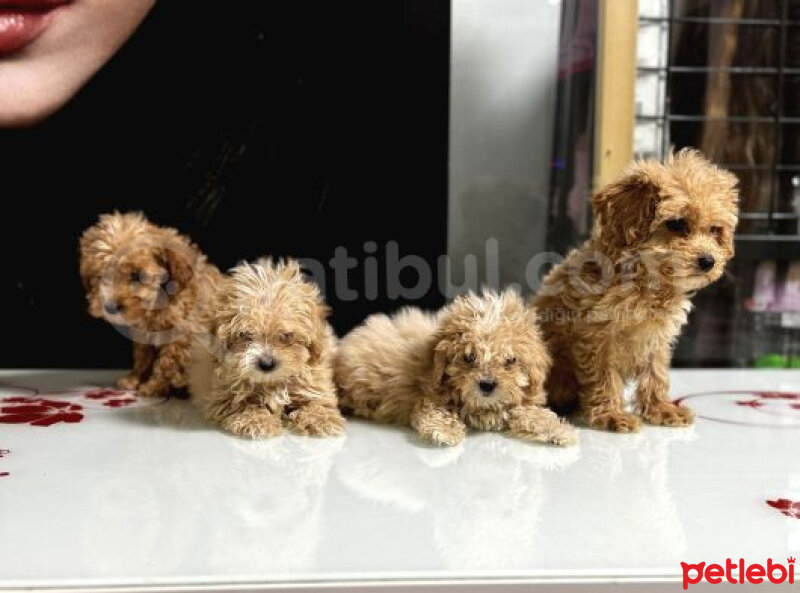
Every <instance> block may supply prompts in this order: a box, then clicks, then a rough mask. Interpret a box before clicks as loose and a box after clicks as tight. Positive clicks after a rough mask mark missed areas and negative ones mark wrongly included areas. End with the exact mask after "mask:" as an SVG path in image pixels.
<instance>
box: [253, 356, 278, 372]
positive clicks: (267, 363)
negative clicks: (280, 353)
mask: <svg viewBox="0 0 800 593" xmlns="http://www.w3.org/2000/svg"><path fill="white" fill-rule="evenodd" d="M256 366H257V367H258V370H259V371H262V372H264V373H268V372H270V371H271V370H272V369H274V368H275V367H276V366H278V363H277V362H275V359H274V358H272V357H271V356H262V357H261V358H259V359H258V361H257V362H256Z"/></svg>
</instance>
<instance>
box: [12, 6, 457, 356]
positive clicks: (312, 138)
mask: <svg viewBox="0 0 800 593" xmlns="http://www.w3.org/2000/svg"><path fill="white" fill-rule="evenodd" d="M449 15H450V7H449V2H448V1H447V0H380V1H374V0H372V1H362V2H355V1H341V2H329V1H322V0H319V1H313V2H311V1H309V2H299V1H292V2H288V1H287V2H237V3H225V4H224V5H223V3H220V2H209V3H205V2H188V1H178V0H170V1H169V2H158V3H157V5H156V7H155V8H154V9H153V12H152V13H151V14H150V15H149V16H148V18H147V20H146V21H145V22H144V23H143V25H142V27H141V28H140V29H139V30H138V31H137V33H136V34H135V36H134V37H133V38H132V39H131V40H130V41H129V42H128V44H127V45H126V46H125V47H124V48H123V49H122V51H121V52H120V53H119V54H117V56H115V58H114V59H113V60H112V61H111V62H110V63H109V64H108V65H107V66H106V67H105V68H104V69H103V70H102V71H101V72H100V73H99V74H98V75H97V76H96V77H95V79H93V80H92V81H91V82H90V83H89V84H88V85H87V86H86V87H85V88H84V89H83V91H82V92H81V93H80V94H79V95H78V96H77V97H76V98H75V99H74V100H73V101H72V102H71V103H70V104H69V105H68V106H67V107H66V108H64V109H63V110H62V111H60V112H59V113H58V114H56V115H55V116H53V117H52V118H50V119H49V120H47V121H46V122H44V123H42V124H40V125H38V126H35V127H33V128H29V129H24V130H10V131H9V130H6V131H2V132H0V158H1V159H2V160H1V161H0V162H1V163H2V165H0V166H1V167H2V169H0V175H1V176H2V182H1V183H0V199H2V203H3V212H4V220H3V231H2V239H1V241H2V243H1V244H0V246H1V247H2V253H3V254H4V255H3V263H4V266H3V274H2V284H0V287H1V289H2V295H3V296H2V302H3V310H4V312H5V315H4V317H5V321H4V323H3V329H4V333H3V336H2V356H1V357H0V366H2V367H123V366H126V365H127V364H129V356H130V354H129V352H130V344H129V343H127V342H126V340H125V339H124V338H123V337H121V336H120V335H118V334H117V333H116V331H115V330H114V329H112V328H111V327H110V326H108V325H107V324H105V323H103V322H101V321H98V320H94V319H91V318H90V317H89V316H88V314H87V313H86V310H85V309H86V307H85V300H84V295H83V290H82V288H81V285H80V281H79V278H78V273H77V241H78V237H79V236H80V233H81V231H82V230H83V229H84V228H85V227H87V226H89V225H90V224H92V223H93V222H94V221H95V220H96V217H97V215H98V214H99V213H101V212H108V211H111V210H114V209H119V210H122V211H126V210H132V209H137V210H138V209H140V210H143V211H144V212H145V213H146V214H147V215H148V217H150V218H151V220H153V221H154V222H156V223H159V224H164V225H169V226H176V227H178V228H179V229H181V230H182V231H184V232H186V233H188V234H190V235H191V236H192V238H193V239H194V240H195V241H196V242H197V243H199V245H200V246H201V248H202V249H203V250H204V251H205V252H206V253H207V254H208V255H209V257H210V259H211V260H212V261H213V262H214V263H216V264H217V265H219V266H220V268H222V269H227V268H228V267H230V266H232V265H234V264H235V263H236V262H237V261H239V260H241V259H242V258H249V259H252V258H254V257H257V256H259V255H262V254H271V255H276V256H277V255H291V256H296V257H310V258H315V259H318V260H321V261H323V262H325V263H326V264H327V262H328V260H329V259H330V258H331V257H332V256H333V253H334V249H335V247H337V246H345V247H347V248H348V250H349V251H350V252H351V254H353V255H355V256H356V257H358V256H359V255H363V253H364V251H363V245H364V242H365V241H370V240H371V241H375V242H376V243H377V244H378V246H379V252H378V254H377V255H378V257H379V260H380V259H381V258H382V254H383V247H384V246H385V244H386V243H387V242H388V241H391V240H394V241H397V242H398V243H399V246H400V251H401V254H406V253H413V254H417V255H421V256H423V257H424V258H425V259H427V260H428V261H429V262H431V263H433V262H435V260H436V258H437V257H438V256H439V255H440V254H443V253H445V251H446V217H447V142H448V130H447V122H448V83H449V48H450V39H449V35H450V34H449ZM361 271H362V269H361V268H359V269H357V270H355V271H352V272H351V273H350V285H351V286H352V287H354V288H358V287H359V286H363V279H362V277H361ZM328 272H329V277H328V278H327V279H326V287H327V293H328V298H329V302H330V304H331V306H332V307H333V310H334V315H333V319H332V321H333V322H334V325H335V327H336V329H337V331H338V332H339V333H340V334H341V333H342V332H344V331H346V330H347V329H349V328H350V327H352V326H353V325H355V324H356V323H358V322H360V321H361V320H362V319H363V318H364V317H365V316H366V315H367V314H369V313H371V312H373V311H376V310H392V309H395V308H397V307H399V306H401V305H402V304H404V303H403V302H401V301H390V300H389V299H388V298H387V297H386V294H385V290H381V294H380V296H379V298H378V299H377V300H374V301H369V300H366V299H363V298H362V299H360V300H357V301H349V302H340V301H338V300H337V299H336V298H335V294H334V291H333V282H332V278H331V277H330V269H329V270H328ZM408 280H409V282H413V280H414V278H413V277H411V278H408ZM442 300H443V299H442V296H441V295H440V294H438V291H437V290H435V289H433V290H431V291H430V292H429V293H428V295H427V296H426V297H425V298H423V299H421V300H420V301H417V303H416V304H419V305H422V306H423V307H430V308H432V307H436V306H439V305H440V304H441V302H442Z"/></svg>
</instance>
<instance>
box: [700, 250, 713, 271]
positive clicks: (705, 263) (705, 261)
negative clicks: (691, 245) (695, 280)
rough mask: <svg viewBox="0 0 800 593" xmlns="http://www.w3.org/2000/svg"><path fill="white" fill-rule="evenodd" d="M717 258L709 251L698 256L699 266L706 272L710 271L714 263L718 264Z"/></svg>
mask: <svg viewBox="0 0 800 593" xmlns="http://www.w3.org/2000/svg"><path fill="white" fill-rule="evenodd" d="M716 263H717V262H716V260H715V259H714V256H713V255H709V254H708V253H706V254H704V255H701V256H700V257H698V258H697V267H698V268H700V269H701V270H703V271H704V272H708V271H710V270H711V269H712V268H713V267H714V264H716Z"/></svg>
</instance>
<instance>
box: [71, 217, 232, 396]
mask: <svg viewBox="0 0 800 593" xmlns="http://www.w3.org/2000/svg"><path fill="white" fill-rule="evenodd" d="M80 274H81V280H82V281H83V285H84V288H85V289H86V299H87V300H88V302H89V313H90V314H91V315H92V316H94V317H97V318H100V319H105V320H106V321H108V322H109V323H111V324H113V325H115V326H116V327H118V328H119V329H120V330H121V331H123V333H125V335H127V336H128V337H130V338H131V339H132V340H133V342H134V343H133V370H132V371H131V372H130V373H129V374H128V375H127V376H125V377H123V378H122V379H121V380H120V381H119V387H121V388H122V389H130V390H136V391H138V393H139V394H140V395H144V396H165V395H167V394H168V392H169V390H170V388H177V389H181V388H185V387H186V364H187V362H188V361H189V357H190V353H191V342H192V339H193V338H194V337H196V336H199V335H203V334H205V333H207V332H208V323H209V317H210V312H211V308H210V305H211V302H212V300H213V293H214V288H215V286H216V284H217V282H218V281H219V279H220V273H219V271H218V270H217V268H215V267H214V266H213V265H211V264H209V263H208V262H207V261H206V258H205V256H204V255H203V254H202V253H201V252H200V250H199V249H198V248H197V246H196V245H194V244H192V243H191V242H190V241H189V239H188V238H186V237H184V236H183V235H180V234H178V232H177V231H176V230H174V229H171V228H162V227H158V226H156V225H154V224H151V223H150V222H148V221H147V219H145V217H144V216H143V215H142V214H141V213H139V212H132V213H129V214H119V213H117V212H115V213H114V214H103V215H102V216H100V221H99V222H98V223H97V224H96V225H94V226H92V227H91V228H89V229H88V230H86V232H84V233H83V236H81V239H80Z"/></svg>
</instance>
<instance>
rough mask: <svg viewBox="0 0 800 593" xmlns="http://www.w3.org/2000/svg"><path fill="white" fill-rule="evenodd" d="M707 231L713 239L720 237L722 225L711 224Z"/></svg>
mask: <svg viewBox="0 0 800 593" xmlns="http://www.w3.org/2000/svg"><path fill="white" fill-rule="evenodd" d="M708 230H709V232H710V233H711V234H712V235H713V236H714V238H715V239H722V232H723V231H722V227H721V226H712V227H711V228H710V229H708Z"/></svg>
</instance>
